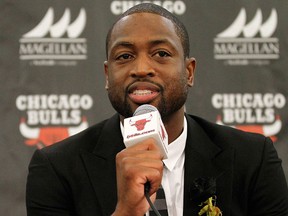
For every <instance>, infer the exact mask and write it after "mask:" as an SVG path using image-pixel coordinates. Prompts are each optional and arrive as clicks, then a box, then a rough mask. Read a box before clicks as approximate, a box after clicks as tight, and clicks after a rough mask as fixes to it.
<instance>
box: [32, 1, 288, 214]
mask: <svg viewBox="0 0 288 216" xmlns="http://www.w3.org/2000/svg"><path fill="white" fill-rule="evenodd" d="M106 50H107V61H106V62H105V63H104V68H105V74H106V89H107V91H108V96H109V99H110V101H111V104H112V106H113V107H114V108H115V110H116V111H117V113H118V114H116V115H114V116H113V117H112V118H110V119H108V120H105V121H103V122H101V123H99V124H97V125H95V126H92V127H90V128H88V129H87V130H85V131H83V132H81V133H80V134H78V135H75V136H72V137H70V138H68V139H66V140H64V141H62V142H60V143H58V144H55V145H52V146H50V147H47V148H44V149H42V150H37V151H36V152H35V154H34V156H33V158H32V160H31V163H30V167H29V176H28V182H27V212H28V215H29V216H33V215H37V216H38V215H41V216H43V215H44V216H45V215H53V216H55V215H56V216H57V215H83V216H89V215H91V216H92V215H94V216H95V215H97V216H98V215H111V214H112V215H115V216H117V215H121V216H125V215H133V216H138V215H141V216H143V215H144V214H145V213H146V212H147V211H149V204H148V202H147V200H146V198H145V196H144V185H145V184H146V183H147V182H149V184H150V188H149V196H150V198H151V199H152V201H153V202H154V201H155V197H156V194H157V190H158V188H159V187H160V185H162V187H163V189H164V191H165V195H166V203H167V206H168V212H169V215H187V216H188V215H198V212H199V211H200V209H201V208H202V207H203V205H202V206H200V205H201V202H197V199H195V193H194V192H195V191H194V188H195V187H196V188H197V185H195V180H197V179H215V182H214V183H215V184H216V192H215V195H216V196H213V199H215V198H216V197H217V203H214V204H215V205H217V207H218V208H219V209H220V210H221V211H222V214H223V215H225V216H226V215H234V216H238V215H239V216H240V215H241V216H244V215H247V216H253V215H255V216H256V215H258V216H259V215H261V216H265V215H266V216H276V215H277V216H286V215H287V214H288V209H287V208H288V207H287V206H288V195H287V184H286V181H285V177H284V174H283V170H282V167H281V160H280V159H279V158H278V156H277V153H276V151H275V149H274V147H273V144H272V142H271V140H270V139H268V138H265V137H263V136H262V135H257V134H250V133H244V132H241V131H238V130H235V129H232V128H228V127H223V126H219V125H215V124H212V123H209V122H207V121H205V120H203V119H201V118H198V117H195V116H191V115H188V114H186V113H185V112H184V103H185V101H186V98H187V93H188V88H189V87H191V86H192V85H193V80H194V72H195V59H193V58H189V39H188V35H187V32H186V30H185V27H184V26H183V24H182V23H180V22H179V21H178V20H177V19H176V18H175V17H174V16H173V15H172V14H170V13H169V12H168V11H166V10H164V9H163V8H161V7H159V6H156V5H153V4H148V3H147V4H140V5H137V6H135V7H133V8H131V9H130V10H128V11H127V12H125V13H124V14H123V15H122V16H121V17H120V18H119V19H118V20H117V21H116V23H115V24H114V25H113V26H112V28H111V30H110V31H109V33H108V35H107V41H106ZM142 104H151V105H153V106H155V107H157V108H158V110H159V112H160V113H161V117H162V120H163V123H164V125H165V128H166V130H167V133H168V138H169V149H168V159H165V160H163V162H162V158H163V155H161V153H160V151H159V149H158V147H157V145H156V144H155V140H153V139H147V140H144V141H143V142H140V143H137V144H136V145H134V146H132V147H129V148H125V146H124V144H123V137H122V132H121V131H122V129H123V128H122V127H123V126H122V123H123V119H124V118H127V117H130V116H132V115H133V113H134V111H135V109H136V108H137V107H138V106H140V105H142ZM200 195H201V194H200ZM202 204H203V203H202Z"/></svg>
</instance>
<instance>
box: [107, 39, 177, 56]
mask: <svg viewBox="0 0 288 216" xmlns="http://www.w3.org/2000/svg"><path fill="white" fill-rule="evenodd" d="M148 44H149V46H151V47H153V46H157V45H161V44H167V45H168V46H169V47H171V48H172V49H173V50H175V49H176V47H175V45H174V44H173V43H171V41H169V40H168V39H155V40H151V41H148ZM134 46H135V44H134V43H131V42H128V41H118V42H116V43H115V44H113V46H111V50H110V53H113V51H114V50H116V49H118V48H121V47H123V48H130V49H132V48H133V47H134Z"/></svg>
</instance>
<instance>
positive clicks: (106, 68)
mask: <svg viewBox="0 0 288 216" xmlns="http://www.w3.org/2000/svg"><path fill="white" fill-rule="evenodd" d="M104 72H105V80H106V83H105V89H106V90H108V89H109V82H108V77H109V72H108V62H107V61H104Z"/></svg>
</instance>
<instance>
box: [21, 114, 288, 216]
mask: <svg viewBox="0 0 288 216" xmlns="http://www.w3.org/2000/svg"><path fill="white" fill-rule="evenodd" d="M186 118H187V122H188V138H187V143H186V148H185V154H186V156H185V180H184V182H185V189H184V212H183V215H185V216H186V215H187V216H188V215H189V216H192V215H197V213H198V211H199V209H200V207H199V203H195V202H193V201H192V198H193V194H191V186H192V182H193V181H194V180H195V179H196V178H199V177H216V178H217V206H218V207H219V208H220V209H221V210H222V212H223V215H224V216H228V215H233V216H246V215H247V216H254V215H255V216H256V215H258V216H276V215H277V216H286V215H288V210H287V207H288V196H287V184H286V181H285V177H284V174H283V170H282V167H281V160H280V159H279V158H278V156H277V153H276V151H275V149H274V147H273V144H272V142H271V140H270V139H268V138H265V137H263V136H262V135H257V134H252V133H244V132H241V131H238V130H235V129H232V128H230V127H224V126H219V125H216V124H212V123H209V122H207V121H205V120H203V119H200V118H198V117H195V116H190V115H186ZM123 148H125V146H124V144H123V141H122V135H121V131H120V127H119V117H118V115H114V116H113V117H112V118H110V119H108V120H106V121H103V122H101V123H99V124H97V125H95V126H92V127H90V128H88V129H86V130H85V131H83V132H81V133H80V134H77V135H75V136H72V137H70V138H68V139H66V140H64V141H61V142H60V143H58V144H54V145H52V146H49V147H46V148H44V149H42V150H37V151H36V152H35V154H34V155H33V158H32V160H31V163H30V166H29V175H28V181H27V194H26V203H27V212H28V216H47V215H51V216H52V215H53V216H58V215H61V216H62V215H63V216H64V215H81V216H90V215H91V216H100V215H110V214H111V213H112V212H113V211H114V209H115V206H116V202H117V189H116V175H115V155H116V154H117V153H118V152H119V151H121V150H122V149H123ZM131 215H133V214H131Z"/></svg>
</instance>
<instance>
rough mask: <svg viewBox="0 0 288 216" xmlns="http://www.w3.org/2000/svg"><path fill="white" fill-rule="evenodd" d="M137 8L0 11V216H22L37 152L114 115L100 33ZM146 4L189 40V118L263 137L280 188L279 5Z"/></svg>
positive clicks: (286, 91)
mask: <svg viewBox="0 0 288 216" xmlns="http://www.w3.org/2000/svg"><path fill="white" fill-rule="evenodd" d="M140 2H144V1H133V0H129V1H124V0H122V1H121V0H109V1H107V0H101V1H75V0H72V1H63V0H62V1H59V0H58V1H55V0H53V1H44V0H39V1H32V0H25V1H12V2H9V1H3V2H2V3H0V11H1V13H0V14H1V19H0V36H1V37H0V45H1V52H0V61H1V66H0V73H1V78H2V79H1V80H0V82H1V85H0V90H1V92H2V95H1V103H0V113H1V115H0V116H1V117H0V118H1V123H2V127H1V131H0V133H1V136H0V142H1V143H0V158H1V164H0V167H1V174H0V175H1V177H0V194H1V196H0V214H1V215H5V216H24V215H26V210H25V184H26V177H27V173H28V164H29V161H30V159H31V156H32V154H33V152H34V151H35V149H37V148H43V147H44V146H49V145H52V144H53V143H55V142H57V141H59V140H62V139H65V138H67V137H69V136H71V135H73V134H75V133H78V132H79V131H81V130H83V129H85V128H87V127H89V126H91V125H93V124H95V123H97V122H99V121H101V120H103V119H105V118H108V117H110V116H111V115H112V114H114V113H115V111H114V110H113V108H112V106H111V105H110V102H109V100H108V97H107V94H106V91H105V87H104V85H105V76H104V69H103V62H104V61H105V60H106V54H105V38H106V33H107V31H108V29H109V28H110V26H111V25H112V23H113V22H114V20H115V19H116V17H117V16H118V15H120V14H121V13H123V12H124V11H126V10H127V9H128V8H130V7H132V6H134V5H136V4H139V3H140ZM146 2H147V1H146ZM150 2H153V3H155V4H158V5H161V6H162V7H164V8H166V9H168V10H169V11H171V12H172V13H174V14H175V15H176V16H178V17H179V19H180V20H182V21H183V22H184V24H185V25H186V27H187V30H188V32H189V35H190V44H191V47H190V50H191V56H193V57H195V58H196V61H197V67H196V80H195V84H194V86H193V88H191V89H190V93H189V98H188V101H187V104H186V110H187V112H188V113H190V114H194V115H198V116H201V117H203V118H205V119H207V120H209V121H212V122H215V123H218V124H222V125H228V126H231V127H234V128H238V129H241V130H245V131H252V132H257V133H261V134H264V135H265V136H268V137H271V139H272V140H273V141H274V142H275V147H276V149H277V152H278V154H279V157H280V158H281V159H282V160H283V167H284V171H285V175H286V178H288V157H287V153H288V143H287V140H288V133H287V122H288V112H287V95H288V88H287V83H288V73H287V66H288V65H287V64H288V63H287V62H288V53H287V52H288V39H287V38H288V37H287V36H288V24H287V15H286V14H287V11H288V4H287V1H285V0H279V1H275V0H274V1H273V0H253V1H247V0H240V1H237V2H235V1H225V0H219V1H209V0H201V1H199V0H157V1H156V0H155V1H150Z"/></svg>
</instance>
